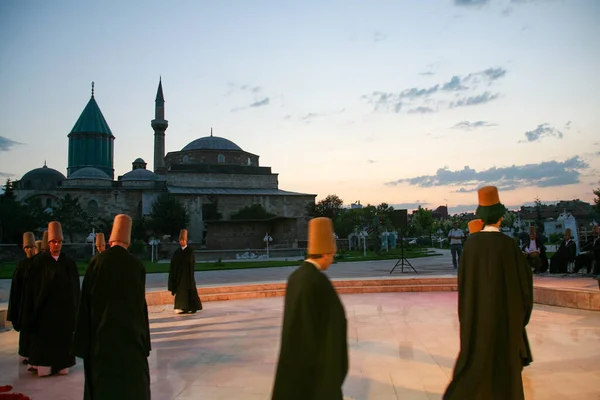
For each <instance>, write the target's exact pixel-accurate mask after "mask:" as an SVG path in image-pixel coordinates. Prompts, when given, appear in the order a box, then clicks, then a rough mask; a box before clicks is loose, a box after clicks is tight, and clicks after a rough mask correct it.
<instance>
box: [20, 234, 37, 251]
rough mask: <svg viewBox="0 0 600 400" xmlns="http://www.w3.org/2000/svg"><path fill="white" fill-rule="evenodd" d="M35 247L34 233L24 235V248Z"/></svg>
mask: <svg viewBox="0 0 600 400" xmlns="http://www.w3.org/2000/svg"><path fill="white" fill-rule="evenodd" d="M29 246H35V236H33V232H25V233H24V234H23V248H25V247H29Z"/></svg>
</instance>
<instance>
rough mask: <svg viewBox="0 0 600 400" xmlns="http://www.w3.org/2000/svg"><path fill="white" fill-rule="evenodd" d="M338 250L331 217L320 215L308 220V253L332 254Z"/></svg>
mask: <svg viewBox="0 0 600 400" xmlns="http://www.w3.org/2000/svg"><path fill="white" fill-rule="evenodd" d="M336 251H337V248H336V245H335V238H334V236H333V222H332V221H331V219H329V218H326V217H318V218H313V219H311V220H310V221H308V254H309V255H314V254H331V253H335V252H336Z"/></svg>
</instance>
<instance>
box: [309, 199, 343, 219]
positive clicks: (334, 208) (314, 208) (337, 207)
mask: <svg viewBox="0 0 600 400" xmlns="http://www.w3.org/2000/svg"><path fill="white" fill-rule="evenodd" d="M343 205H344V202H343V200H342V199H340V198H339V197H338V196H336V195H335V194H330V195H328V196H327V197H325V198H324V199H323V200H321V201H319V202H318V203H316V204H314V203H309V204H308V206H307V212H308V215H309V216H310V217H328V218H331V219H332V220H335V218H336V216H337V215H338V214H339V213H340V211H341V210H342V209H343V208H342V206H343Z"/></svg>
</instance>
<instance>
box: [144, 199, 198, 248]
mask: <svg viewBox="0 0 600 400" xmlns="http://www.w3.org/2000/svg"><path fill="white" fill-rule="evenodd" d="M189 222H190V218H189V215H188V213H187V210H186V209H185V207H184V206H183V204H181V202H180V201H179V200H178V199H177V198H175V197H174V196H172V195H171V194H168V193H167V194H162V195H160V196H158V197H157V198H156V200H154V203H152V211H150V220H149V221H148V224H149V227H150V228H151V229H152V230H153V231H154V232H155V233H156V234H159V235H170V236H171V237H178V236H179V231H180V230H181V229H184V228H185V227H187V225H188V223H189Z"/></svg>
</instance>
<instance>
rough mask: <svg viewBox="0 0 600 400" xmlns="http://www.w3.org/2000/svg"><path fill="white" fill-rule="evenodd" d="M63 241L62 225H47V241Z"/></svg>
mask: <svg viewBox="0 0 600 400" xmlns="http://www.w3.org/2000/svg"><path fill="white" fill-rule="evenodd" d="M53 240H64V237H63V232H62V225H61V224H60V222H58V221H52V222H50V223H49V224H48V241H49V242H51V241H53Z"/></svg>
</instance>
